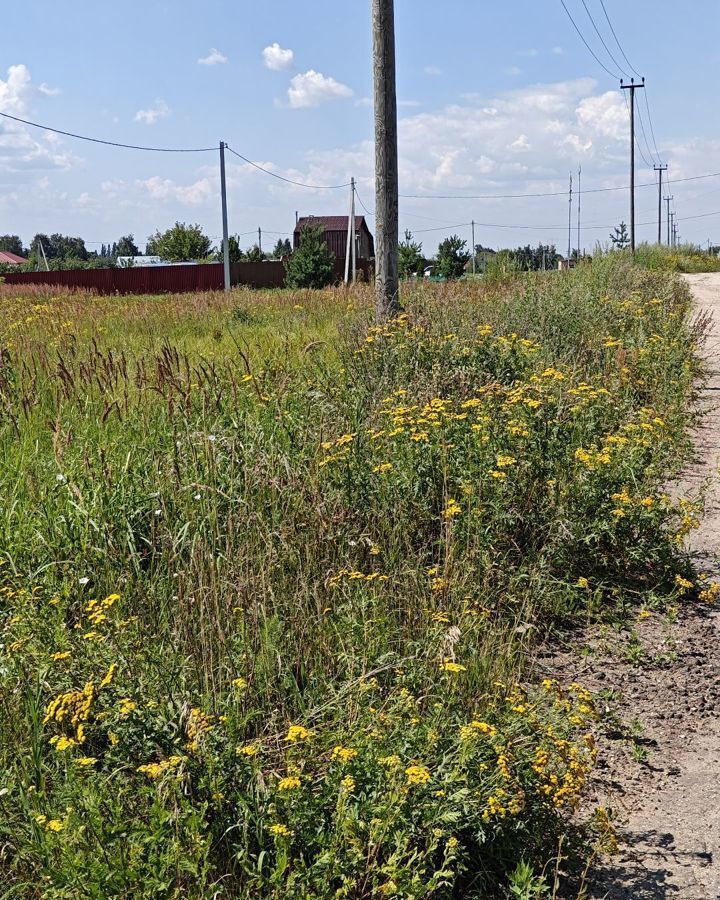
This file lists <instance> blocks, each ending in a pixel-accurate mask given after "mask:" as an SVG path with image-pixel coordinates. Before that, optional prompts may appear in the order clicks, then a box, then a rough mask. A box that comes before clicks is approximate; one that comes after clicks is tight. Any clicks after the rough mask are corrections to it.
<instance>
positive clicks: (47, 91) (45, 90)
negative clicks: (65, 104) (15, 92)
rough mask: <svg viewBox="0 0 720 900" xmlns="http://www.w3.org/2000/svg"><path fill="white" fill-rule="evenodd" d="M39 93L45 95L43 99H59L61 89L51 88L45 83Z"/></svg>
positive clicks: (39, 88)
mask: <svg viewBox="0 0 720 900" xmlns="http://www.w3.org/2000/svg"><path fill="white" fill-rule="evenodd" d="M38 91H39V92H40V93H41V94H42V95H43V97H57V96H58V94H60V88H54V87H50V85H49V84H45V82H44V81H43V83H42V84H41V85H40V86H39V87H38Z"/></svg>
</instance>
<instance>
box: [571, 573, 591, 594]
mask: <svg viewBox="0 0 720 900" xmlns="http://www.w3.org/2000/svg"><path fill="white" fill-rule="evenodd" d="M575 586H576V587H579V588H581V589H582V590H583V591H587V590H588V589H589V587H590V582H589V581H588V580H587V578H585V576H584V575H581V576H580V578H578V580H577V581H576V582H575Z"/></svg>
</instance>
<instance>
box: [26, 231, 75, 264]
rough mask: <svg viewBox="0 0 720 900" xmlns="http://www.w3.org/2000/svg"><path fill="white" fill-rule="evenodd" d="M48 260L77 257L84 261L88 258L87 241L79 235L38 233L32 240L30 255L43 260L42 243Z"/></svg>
mask: <svg viewBox="0 0 720 900" xmlns="http://www.w3.org/2000/svg"><path fill="white" fill-rule="evenodd" d="M41 243H42V246H43V250H44V251H45V256H46V257H47V259H48V262H49V261H50V260H51V259H63V260H64V259H75V260H80V261H81V262H84V261H85V260H86V259H87V258H88V252H87V248H86V247H85V241H84V240H83V239H82V238H79V237H75V238H74V237H67V236H66V235H64V234H51V235H47V234H36V235H35V237H34V238H33V239H32V241H31V242H30V256H31V258H33V259H34V260H39V261H42V260H43V255H42V251H41V249H40V244H41Z"/></svg>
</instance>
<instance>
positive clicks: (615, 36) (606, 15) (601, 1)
mask: <svg viewBox="0 0 720 900" xmlns="http://www.w3.org/2000/svg"><path fill="white" fill-rule="evenodd" d="M600 6H602V9H603V12H604V13H605V18H606V19H607V23H608V25H609V26H610V31H611V32H612V36H613V37H614V38H615V43H616V44H617V45H618V48H619V49H620V52H621V53H622V55H623V58H624V59H625V62H626V63H627V64H628V65H629V66H630V68H631V70H632V71H633V73H634V74H635V75H637V77H638V78H642V76H641V75H640V73H639V72H638V70H637V69H636V68H635V67H634V66H633V64H632V63H631V62H630V60H629V59H628V58H627V54H626V53H625V51H624V50H623V48H622V44H621V43H620V41H619V40H618V36H617V34H616V33H615V29H614V28H613V23H612V22H611V21H610V16H609V15H608V11H607V9H605V3H604V2H603V0H600Z"/></svg>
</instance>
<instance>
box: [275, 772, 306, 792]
mask: <svg viewBox="0 0 720 900" xmlns="http://www.w3.org/2000/svg"><path fill="white" fill-rule="evenodd" d="M300 784H301V781H300V779H299V778H298V777H297V776H296V775H288V776H287V777H286V778H281V779H280V781H279V782H278V790H279V791H283V792H288V793H289V792H290V791H296V790H297V789H298V788H299V787H300Z"/></svg>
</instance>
